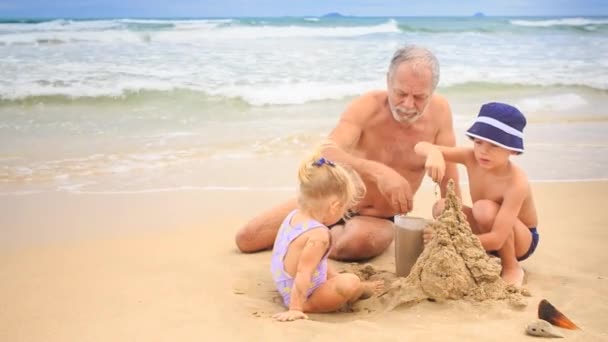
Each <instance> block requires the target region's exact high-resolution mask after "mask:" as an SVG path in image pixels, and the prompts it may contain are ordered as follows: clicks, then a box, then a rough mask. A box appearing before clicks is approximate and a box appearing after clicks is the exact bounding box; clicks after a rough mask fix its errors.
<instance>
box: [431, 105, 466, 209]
mask: <svg viewBox="0 0 608 342" xmlns="http://www.w3.org/2000/svg"><path fill="white" fill-rule="evenodd" d="M435 97H436V98H437V99H438V101H437V102H438V107H439V110H438V112H439V113H440V114H442V115H438V116H437V117H436V118H437V120H438V126H437V127H438V128H439V129H438V131H437V135H436V136H435V141H434V142H433V143H434V144H435V145H439V146H446V147H455V146H456V137H455V136H454V119H453V116H452V109H451V108H450V104H449V103H448V101H447V100H446V99H445V98H443V97H442V96H438V95H436V96H435ZM446 160H447V161H448V162H449V163H447V165H446V166H445V177H443V179H442V180H441V182H439V188H440V189H441V198H445V196H447V194H448V191H447V189H448V182H449V181H450V179H453V180H454V191H455V192H456V196H458V198H460V181H459V177H458V169H457V168H456V164H455V163H454V162H453V161H452V160H451V159H448V158H446Z"/></svg>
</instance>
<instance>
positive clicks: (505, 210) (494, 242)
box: [477, 179, 528, 251]
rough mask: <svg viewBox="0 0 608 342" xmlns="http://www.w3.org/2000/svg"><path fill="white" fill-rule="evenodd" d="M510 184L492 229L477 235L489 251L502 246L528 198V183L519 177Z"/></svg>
mask: <svg viewBox="0 0 608 342" xmlns="http://www.w3.org/2000/svg"><path fill="white" fill-rule="evenodd" d="M514 183H515V184H513V186H510V187H509V188H508V190H507V192H505V194H504V196H503V201H502V204H501V205H500V208H499V209H498V213H497V214H496V218H495V219H494V225H493V226H492V230H491V231H490V232H488V233H485V234H481V235H477V237H478V238H479V240H480V241H481V245H482V246H483V248H484V249H485V250H487V251H497V250H500V249H501V248H502V246H503V245H504V244H505V241H507V238H508V237H509V234H511V233H512V231H513V226H514V225H515V222H516V220H517V215H518V214H519V212H520V210H521V206H522V205H523V203H524V200H525V199H526V195H527V192H528V183H527V181H525V180H522V179H518V180H516V181H515V182H514Z"/></svg>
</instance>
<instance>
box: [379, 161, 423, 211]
mask: <svg viewBox="0 0 608 342" xmlns="http://www.w3.org/2000/svg"><path fill="white" fill-rule="evenodd" d="M376 185H377V186H378V190H379V191H380V193H381V194H382V195H383V196H384V198H386V200H387V201H388V203H389V204H390V205H391V207H392V208H393V210H395V212H397V213H399V214H405V213H409V212H410V211H412V209H413V208H414V199H413V196H412V189H411V187H410V183H409V182H408V181H407V180H406V179H405V178H403V176H401V175H400V174H399V173H397V171H395V170H393V169H391V168H389V167H383V168H382V169H379V170H378V173H377V175H376Z"/></svg>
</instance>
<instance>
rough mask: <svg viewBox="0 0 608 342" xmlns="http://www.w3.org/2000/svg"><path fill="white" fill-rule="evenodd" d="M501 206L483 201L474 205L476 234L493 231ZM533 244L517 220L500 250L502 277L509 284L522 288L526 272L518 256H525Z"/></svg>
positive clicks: (530, 237) (527, 231)
mask: <svg viewBox="0 0 608 342" xmlns="http://www.w3.org/2000/svg"><path fill="white" fill-rule="evenodd" d="M499 209H500V206H499V205H498V204H497V203H496V202H493V201H489V200H481V201H477V202H475V204H474V205H473V210H472V214H473V217H474V219H475V221H476V223H477V227H476V228H477V229H478V232H475V233H476V234H482V233H487V232H489V231H491V230H492V226H493V225H494V220H495V219H496V214H498V210H499ZM531 243H532V234H530V229H529V228H528V227H526V226H525V225H524V224H523V223H522V222H521V221H520V220H519V219H516V220H515V225H514V226H513V231H512V233H511V234H510V235H509V237H508V238H507V240H506V241H505V243H504V244H503V246H502V248H501V249H500V250H498V255H499V256H500V261H501V264H502V273H501V276H502V278H503V279H504V280H505V282H506V283H507V284H513V285H516V286H521V285H522V283H523V279H524V271H523V269H522V268H521V266H520V265H519V262H518V261H517V257H518V256H522V255H524V254H525V253H526V252H527V251H528V249H529V248H530V244H531Z"/></svg>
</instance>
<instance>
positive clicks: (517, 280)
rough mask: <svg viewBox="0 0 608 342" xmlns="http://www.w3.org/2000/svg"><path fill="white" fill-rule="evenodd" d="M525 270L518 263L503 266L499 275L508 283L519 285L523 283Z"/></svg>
mask: <svg viewBox="0 0 608 342" xmlns="http://www.w3.org/2000/svg"><path fill="white" fill-rule="evenodd" d="M525 275H526V272H524V269H523V268H521V267H520V266H519V265H518V266H517V267H514V268H503V269H502V273H501V274H500V276H501V277H502V280H504V281H505V283H507V284H508V285H513V286H515V287H521V286H522V285H523V284H524V277H525Z"/></svg>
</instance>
